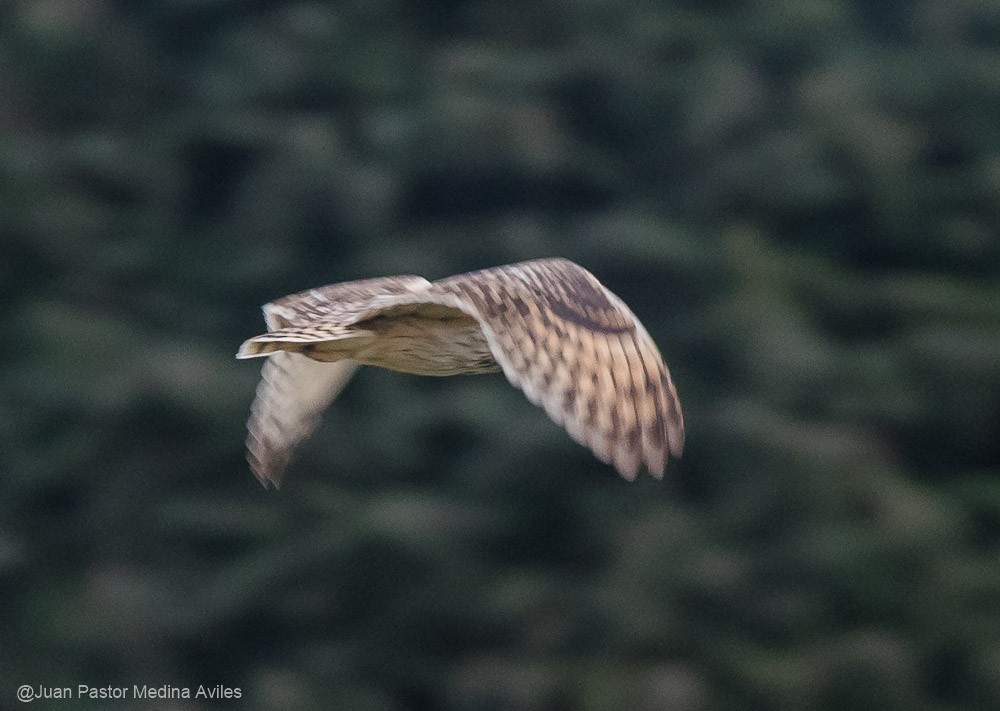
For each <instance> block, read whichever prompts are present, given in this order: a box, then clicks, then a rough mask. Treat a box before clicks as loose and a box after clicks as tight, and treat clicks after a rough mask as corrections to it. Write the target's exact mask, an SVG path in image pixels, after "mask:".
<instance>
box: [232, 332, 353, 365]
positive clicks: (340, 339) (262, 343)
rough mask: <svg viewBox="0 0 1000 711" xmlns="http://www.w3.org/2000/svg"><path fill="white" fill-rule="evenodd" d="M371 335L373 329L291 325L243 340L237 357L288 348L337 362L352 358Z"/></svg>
mask: <svg viewBox="0 0 1000 711" xmlns="http://www.w3.org/2000/svg"><path fill="white" fill-rule="evenodd" d="M371 338H372V333H371V332H370V331H365V330H363V329H357V328H349V327H344V326H335V325H332V324H323V323H319V324H317V323H314V324H310V325H308V326H288V327H286V328H281V329H278V330H277V331H271V332H270V333H265V334H262V335H260V336H254V337H253V338H251V339H249V340H247V341H244V342H243V345H241V346H240V350H239V351H238V352H237V353H236V357H237V358H260V357H262V356H268V355H270V354H272V353H274V352H276V351H288V352H289V353H301V354H302V355H304V356H308V357H309V358H312V359H313V360H318V361H324V362H335V361H338V360H344V359H346V358H350V357H351V356H352V355H353V354H354V353H356V352H357V350H358V348H360V347H362V346H364V345H366V344H367V343H368V342H370V340H371Z"/></svg>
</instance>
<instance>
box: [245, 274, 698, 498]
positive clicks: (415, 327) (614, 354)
mask: <svg viewBox="0 0 1000 711" xmlns="http://www.w3.org/2000/svg"><path fill="white" fill-rule="evenodd" d="M264 320H265V322H266V323H267V327H268V329H269V332H268V333H265V334H263V335H261V336H255V337H254V338H251V339H249V340H248V341H246V342H245V343H244V344H243V345H242V346H241V347H240V350H239V353H237V355H236V357H237V358H256V357H260V356H266V357H267V361H266V362H265V364H264V368H263V371H262V373H261V382H260V385H259V386H258V387H257V394H256V398H255V400H254V403H253V406H252V407H251V414H250V421H249V423H248V424H247V429H248V430H249V436H248V437H247V460H248V461H249V463H250V468H251V469H252V470H253V473H254V474H255V475H256V476H257V478H258V479H259V480H260V481H261V483H262V484H263V485H264V486H265V487H267V486H268V485H269V484H270V485H273V486H274V487H275V488H278V487H279V486H280V484H281V478H282V475H283V473H284V471H285V468H286V467H287V465H288V461H289V459H290V457H291V454H292V450H293V449H294V447H295V446H296V445H297V444H298V443H300V442H301V441H302V440H304V439H305V438H306V437H308V436H309V435H310V434H311V433H312V432H313V431H314V430H315V429H316V427H317V425H318V424H319V418H320V414H321V413H322V411H323V410H324V409H325V408H326V407H327V405H329V404H330V402H332V401H333V399H334V398H335V397H336V395H337V393H338V392H340V390H341V389H342V388H343V387H344V385H345V384H346V383H347V381H348V380H349V379H350V377H351V374H352V373H353V372H354V370H355V369H356V368H357V367H358V365H375V366H379V367H382V368H389V369H390V370H398V371H401V372H404V373H415V374H417V375H458V374H461V373H493V372H497V371H503V373H504V375H506V376H507V380H509V381H510V382H511V384H512V385H514V386H516V387H518V388H520V389H521V390H522V391H524V394H525V396H527V398H528V400H530V401H531V402H532V403H534V404H535V405H539V406H541V407H542V408H544V409H545V412H547V413H548V415H549V417H551V418H552V419H553V420H555V422H556V423H557V424H560V425H562V426H563V427H565V428H566V430H567V431H568V432H569V435H570V436H571V437H572V438H573V439H574V440H576V441H577V442H579V443H580V444H583V445H584V446H586V447H589V448H590V450H591V451H592V452H593V453H594V454H595V455H596V456H597V457H598V458H599V459H600V460H601V461H603V462H605V463H608V464H611V465H612V466H614V467H615V469H617V470H618V472H619V473H620V474H621V475H622V476H623V477H625V478H626V479H629V480H632V479H634V478H635V476H636V474H637V473H638V472H639V469H640V468H642V466H643V465H645V467H646V468H647V469H648V471H649V472H650V474H652V475H653V476H654V477H656V478H660V477H662V476H663V472H664V470H665V469H666V466H667V459H668V457H670V456H673V457H675V458H676V457H680V456H681V452H682V450H683V448H684V418H683V416H682V415H681V406H680V402H679V400H678V398H677V391H676V389H675V388H674V383H673V381H672V380H671V378H670V373H669V371H668V370H667V366H666V365H665V364H664V362H663V358H662V357H661V356H660V353H659V351H658V350H657V348H656V344H655V343H653V340H652V338H650V336H649V334H648V333H647V332H646V329H645V328H643V326H642V324H641V323H639V320H638V319H637V318H636V317H635V315H634V314H633V313H632V312H631V311H630V310H629V308H628V307H627V306H626V305H625V303H624V302H623V301H622V300H621V299H619V298H618V297H617V296H615V295H614V294H612V293H611V292H610V291H608V290H607V289H606V288H604V286H603V285H602V284H601V283H600V282H599V281H598V280H597V278H596V277H594V275H592V274H591V273H590V272H588V271H587V270H586V269H584V268H583V267H581V266H579V265H577V264H575V263H573V262H571V261H569V260H567V259H537V260H533V261H529V262H522V263H520V264H510V265H507V266H501V267H493V268H491V269H483V270H480V271H475V272H469V273H467V274H459V275H456V276H452V277H448V278H445V279H440V280H438V281H434V282H431V281H427V280H426V279H424V278H423V277H418V276H395V277H382V278H376V279H362V280H360V281H350V282H344V283H341V284H332V285H330V286H324V287H321V288H319V289H311V290H309V291H303V292H301V293H298V294H293V295H291V296H285V297H283V298H281V299H278V300H276V301H272V302H271V303H269V304H266V305H265V306H264Z"/></svg>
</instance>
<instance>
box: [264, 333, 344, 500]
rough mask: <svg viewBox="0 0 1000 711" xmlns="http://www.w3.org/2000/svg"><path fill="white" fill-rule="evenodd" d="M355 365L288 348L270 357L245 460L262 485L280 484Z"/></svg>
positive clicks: (265, 363)
mask: <svg viewBox="0 0 1000 711" xmlns="http://www.w3.org/2000/svg"><path fill="white" fill-rule="evenodd" d="M357 367H358V364H357V363H355V362H354V361H353V360H341V361H337V362H336V363H321V362H319V361H315V360H311V359H310V358H307V357H306V356H304V355H300V354H299V353H289V352H288V351H276V352H274V353H272V354H271V355H270V356H268V358H267V360H266V361H265V362H264V367H263V368H262V369H261V373H260V376H261V377H260V384H259V385H258V386H257V395H256V397H255V398H254V401H253V405H251V407H250V420H249V421H248V422H247V433H248V434H247V461H248V462H249V463H250V469H251V470H252V471H253V473H254V476H256V477H257V478H258V479H259V480H260V483H261V484H263V485H264V487H265V488H267V487H268V485H273V486H274V488H275V489H278V488H280V486H281V478H282V475H283V474H284V472H285V468H286V467H287V466H288V462H289V460H290V459H291V456H292V452H293V450H294V449H295V446H296V445H297V444H299V443H300V442H302V441H303V440H304V439H306V438H307V437H308V436H309V435H311V434H312V433H313V432H314V431H315V430H316V427H318V426H319V422H320V415H321V414H322V412H323V410H325V409H326V408H327V406H328V405H329V404H330V403H331V402H333V399H334V398H335V397H337V394H338V393H339V392H340V391H341V390H342V389H343V387H344V386H345V385H346V384H347V381H348V380H350V378H351V375H352V374H353V373H354V371H355V370H356V369H357Z"/></svg>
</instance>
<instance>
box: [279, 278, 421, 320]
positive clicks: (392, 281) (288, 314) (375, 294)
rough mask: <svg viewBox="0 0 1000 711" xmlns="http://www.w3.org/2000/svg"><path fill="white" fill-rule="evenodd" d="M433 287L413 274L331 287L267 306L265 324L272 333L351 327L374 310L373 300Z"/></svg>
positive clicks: (300, 293) (311, 290) (301, 292)
mask: <svg viewBox="0 0 1000 711" xmlns="http://www.w3.org/2000/svg"><path fill="white" fill-rule="evenodd" d="M430 286H431V283H430V282H429V281H427V280H426V279H424V278H423V277H420V276H412V275H407V276H391V277H375V278H374V279H358V280H356V281H345V282H341V283H340V284H330V285H329V286H322V287H319V288H318V289H308V290H306V291H300V292H298V293H297V294H290V295H289V296H283V297H281V298H280V299H275V300H274V301H271V302H270V303H267V304H264V321H265V322H267V328H268V330H270V331H277V330H278V329H279V328H286V327H288V326H306V325H309V324H311V323H314V322H316V321H332V322H335V323H341V324H347V323H350V322H352V321H354V320H355V319H356V318H357V316H359V315H361V314H364V313H366V312H367V311H370V310H371V308H372V304H373V300H377V299H379V298H382V297H391V296H395V295H400V294H413V293H420V292H421V291H424V290H426V289H429V288H430Z"/></svg>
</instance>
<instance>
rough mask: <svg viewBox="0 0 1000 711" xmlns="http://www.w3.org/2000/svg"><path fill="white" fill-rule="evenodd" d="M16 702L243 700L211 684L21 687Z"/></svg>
mask: <svg viewBox="0 0 1000 711" xmlns="http://www.w3.org/2000/svg"><path fill="white" fill-rule="evenodd" d="M17 698H18V700H19V701H25V702H28V701H34V700H35V699H93V700H95V701H98V700H108V699H129V700H131V699H206V700H211V699H216V700H219V701H224V700H226V699H240V698H243V690H242V689H240V688H239V687H238V686H226V685H224V684H215V685H213V686H206V685H204V684H199V685H198V686H170V685H169V684H161V685H160V686H150V685H149V684H133V685H132V686H90V685H89V684H77V685H76V686H43V685H36V686H32V685H31V684H22V685H21V686H19V687H18V689H17Z"/></svg>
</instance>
